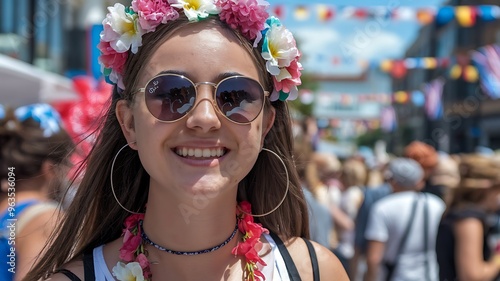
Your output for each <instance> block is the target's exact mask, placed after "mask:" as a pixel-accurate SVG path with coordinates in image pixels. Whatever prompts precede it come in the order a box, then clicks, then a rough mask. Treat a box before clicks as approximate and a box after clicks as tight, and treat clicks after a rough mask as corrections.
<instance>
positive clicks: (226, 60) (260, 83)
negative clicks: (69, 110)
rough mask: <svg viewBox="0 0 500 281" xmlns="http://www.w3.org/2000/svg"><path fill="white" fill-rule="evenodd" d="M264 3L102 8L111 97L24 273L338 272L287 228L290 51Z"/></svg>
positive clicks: (296, 201) (298, 214)
mask: <svg viewBox="0 0 500 281" xmlns="http://www.w3.org/2000/svg"><path fill="white" fill-rule="evenodd" d="M267 6H268V4H267V3H266V2H263V1H255V0H248V1H208V0H204V1H196V2H195V1H180V0H179V1H168V2H167V1H146V0H143V1H140V0H134V1H132V7H130V8H125V7H124V6H123V5H121V4H115V6H114V7H110V8H109V14H108V16H107V17H106V19H105V20H104V22H103V24H104V31H103V33H102V34H101V41H102V42H101V44H100V45H99V47H100V49H101V51H102V53H103V54H102V56H101V62H102V63H103V66H104V73H105V74H108V75H109V78H110V79H111V80H112V81H114V82H116V83H117V84H116V86H115V94H114V99H113V101H112V103H111V106H110V108H109V110H108V114H107V116H106V120H105V121H104V124H103V126H102V129H101V132H100V134H99V137H98V139H97V143H96V145H95V147H94V148H93V150H92V152H91V154H90V156H89V158H88V161H87V165H86V172H85V176H84V178H83V180H82V183H81V185H80V187H79V190H78V192H77V194H76V197H75V199H74V201H73V204H72V205H71V206H70V208H69V210H68V214H67V216H66V218H65V220H64V222H63V223H62V224H61V226H60V227H59V228H58V229H57V230H56V236H55V238H54V240H53V241H52V243H50V245H49V248H48V250H47V253H46V255H44V256H43V257H41V258H40V259H39V263H38V264H37V265H36V267H35V268H34V269H33V271H32V272H31V273H30V274H29V276H28V278H27V280H39V279H40V278H44V277H47V276H50V277H49V278H51V279H50V280H68V278H69V279H71V280H84V279H85V280H115V279H116V280H144V279H146V280H259V279H260V280H263V279H265V280H300V278H302V279H304V280H319V278H321V279H323V280H347V276H346V274H345V272H344V271H343V269H342V266H341V265H340V263H339V262H338V260H337V259H336V258H335V256H334V255H333V254H331V253H330V251H328V250H327V249H325V248H323V247H321V246H319V245H317V244H313V245H312V246H311V244H310V242H309V241H308V240H304V239H299V238H297V237H307V236H308V231H307V229H308V222H307V209H306V205H305V201H304V199H303V194H302V191H301V187H300V183H299V181H298V179H297V175H296V172H295V169H294V163H293V160H292V152H293V146H292V134H291V130H290V116H289V113H288V110H287V105H286V102H285V100H286V99H287V98H292V97H294V96H295V95H296V94H297V88H296V86H297V85H298V84H300V69H301V66H300V63H299V62H298V59H299V57H300V53H299V51H298V50H297V48H296V46H295V40H294V39H293V36H292V34H291V33H290V32H289V31H288V30H286V29H285V28H284V27H283V26H282V25H281V24H280V23H279V21H278V20H277V19H276V18H269V19H268V14H267V12H266V8H267ZM131 213H132V215H131ZM268 231H269V234H268ZM281 240H282V241H284V242H280V241H281ZM305 257H310V258H305ZM55 272H58V273H56V274H53V273H55Z"/></svg>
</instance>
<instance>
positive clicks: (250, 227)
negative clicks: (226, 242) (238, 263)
mask: <svg viewBox="0 0 500 281" xmlns="http://www.w3.org/2000/svg"><path fill="white" fill-rule="evenodd" d="M251 211H252V206H251V205H250V203H249V202H247V201H243V202H241V203H240V204H239V208H236V215H237V216H238V219H239V221H238V229H239V231H240V232H241V233H242V234H243V242H238V244H237V245H236V247H234V249H233V251H232V253H233V255H236V256H244V257H245V259H246V266H245V280H251V281H253V280H261V279H262V280H265V279H266V278H265V276H264V274H263V273H262V272H261V270H260V268H259V266H258V265H257V264H260V265H262V266H266V265H267V264H266V263H265V262H264V260H262V258H261V257H260V256H259V251H260V250H261V249H262V247H263V243H262V242H261V241H260V237H261V236H262V234H263V233H269V230H267V229H266V228H264V227H263V226H262V225H261V224H260V223H255V222H254V220H253V217H252V216H250V215H247V214H245V213H248V214H250V213H251Z"/></svg>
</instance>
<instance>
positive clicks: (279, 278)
mask: <svg viewBox="0 0 500 281" xmlns="http://www.w3.org/2000/svg"><path fill="white" fill-rule="evenodd" d="M263 235H264V237H265V238H266V240H267V241H268V242H269V245H270V246H271V251H272V255H271V258H272V259H273V261H272V264H273V266H269V265H270V263H268V266H265V267H264V268H263V269H262V273H263V274H264V276H265V277H266V281H271V280H272V281H290V278H289V276H288V271H287V269H286V265H285V260H284V259H283V257H282V256H281V253H280V251H279V250H278V246H277V245H276V242H274V240H273V238H272V237H271V236H270V235H269V234H265V233H264V234H263ZM102 248H103V245H101V246H99V247H97V248H94V251H93V256H94V270H95V280H96V281H115V279H114V277H113V275H112V274H111V272H110V271H109V269H108V267H107V265H106V261H105V260H104V255H103V252H102Z"/></svg>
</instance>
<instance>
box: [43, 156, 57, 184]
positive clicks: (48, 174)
mask: <svg viewBox="0 0 500 281" xmlns="http://www.w3.org/2000/svg"><path fill="white" fill-rule="evenodd" d="M55 169H56V167H55V164H54V163H53V162H52V161H50V160H45V161H43V163H42V166H41V167H40V174H41V175H42V177H43V178H44V179H45V180H46V181H47V182H50V181H51V180H52V179H53V178H54V177H56V176H57V175H56V171H55Z"/></svg>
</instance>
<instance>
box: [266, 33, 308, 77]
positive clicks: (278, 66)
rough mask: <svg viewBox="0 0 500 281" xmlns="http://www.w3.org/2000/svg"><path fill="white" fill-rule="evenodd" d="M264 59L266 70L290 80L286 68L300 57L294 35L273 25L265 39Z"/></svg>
mask: <svg viewBox="0 0 500 281" xmlns="http://www.w3.org/2000/svg"><path fill="white" fill-rule="evenodd" d="M264 40H265V41H264V46H262V57H263V58H264V59H265V60H266V61H267V62H266V68H267V71H269V73H271V74H272V75H275V76H276V77H277V78H280V80H281V79H283V78H288V77H289V75H290V74H289V73H288V71H286V69H285V67H288V66H290V63H291V62H292V61H293V60H295V59H296V58H297V56H299V50H298V49H297V45H296V43H295V39H294V38H293V35H292V33H291V32H290V31H289V30H288V29H286V28H285V27H284V26H283V25H278V24H272V25H271V26H270V27H269V30H268V31H267V33H266V35H265V38H264Z"/></svg>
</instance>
